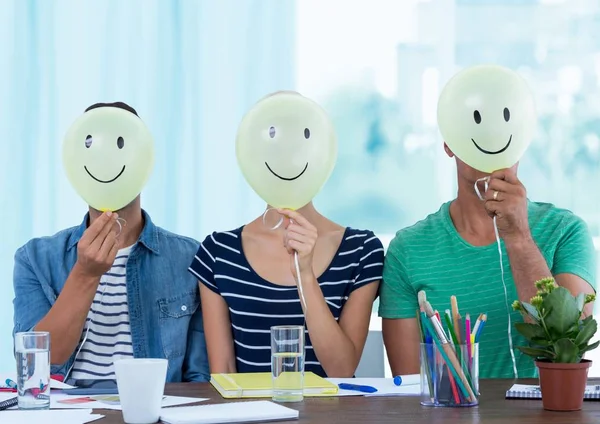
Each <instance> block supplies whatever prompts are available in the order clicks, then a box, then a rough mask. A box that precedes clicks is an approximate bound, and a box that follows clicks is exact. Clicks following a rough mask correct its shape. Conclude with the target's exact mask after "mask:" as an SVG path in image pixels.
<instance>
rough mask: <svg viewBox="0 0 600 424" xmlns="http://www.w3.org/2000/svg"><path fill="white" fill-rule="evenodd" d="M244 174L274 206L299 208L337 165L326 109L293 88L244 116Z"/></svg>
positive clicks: (240, 146) (239, 151) (240, 152)
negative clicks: (293, 90) (292, 90)
mask: <svg viewBox="0 0 600 424" xmlns="http://www.w3.org/2000/svg"><path fill="white" fill-rule="evenodd" d="M236 156H237V160H238V164H239V166H240V169H241V171H242V174H243V175H244V177H245V178H246V180H247V181H248V183H249V184H250V186H251V187H252V188H253V189H254V191H255V192H256V193H257V194H258V195H259V196H260V197H261V198H262V199H263V200H264V201H265V202H267V204H269V205H270V206H272V207H275V208H288V209H293V210H295V209H299V208H301V207H303V206H305V205H306V204H308V203H309V202H310V201H311V200H312V199H313V198H314V197H315V196H316V195H317V193H318V192H319V191H320V190H321V188H322V187H323V185H324V184H325V182H326V181H327V179H328V178H329V176H330V175H331V172H332V171H333V167H334V166H335V161H336V158H337V138H336V135H335V131H334V128H333V123H332V122H331V120H330V119H329V117H328V116H327V113H326V112H325V111H324V110H323V109H322V108H321V107H320V106H319V105H318V104H317V103H315V102H313V101H312V100H310V99H308V98H306V97H304V96H302V95H300V94H298V93H295V92H278V93H275V94H273V95H270V96H268V97H266V98H264V99H262V100H261V101H259V102H258V103H257V104H256V105H255V106H254V107H253V108H252V109H250V111H249V112H248V113H247V114H246V115H245V116H244V118H243V119H242V122H241V124H240V126H239V129H238V133H237V138H236Z"/></svg>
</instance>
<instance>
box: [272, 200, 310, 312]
mask: <svg viewBox="0 0 600 424" xmlns="http://www.w3.org/2000/svg"><path fill="white" fill-rule="evenodd" d="M272 210H274V209H267V210H266V211H265V213H263V217H262V219H263V224H265V226H267V221H266V218H267V214H268V213H269V212H270V211H272ZM290 221H291V222H293V221H292V220H291V219H290ZM281 224H283V216H280V217H279V221H277V224H275V226H273V227H270V228H269V229H270V230H276V229H278V228H279V227H281ZM267 227H268V226H267ZM294 267H295V268H296V282H297V284H298V292H299V294H300V300H301V301H302V304H303V305H304V316H305V319H306V299H305V297H304V288H303V287H302V278H301V277H300V261H299V259H298V252H297V251H294Z"/></svg>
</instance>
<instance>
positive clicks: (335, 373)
mask: <svg viewBox="0 0 600 424" xmlns="http://www.w3.org/2000/svg"><path fill="white" fill-rule="evenodd" d="M280 212H281V213H283V214H285V215H286V216H288V217H289V218H291V219H292V220H293V221H294V222H293V223H290V224H289V225H288V227H287V232H286V234H287V235H286V241H285V242H286V247H287V248H288V251H289V252H290V256H291V258H290V260H291V267H292V273H293V274H294V276H295V277H296V272H295V265H294V252H295V251H297V252H298V260H299V264H300V277H301V280H302V288H303V291H304V297H305V300H306V305H304V304H302V308H303V309H304V314H305V316H306V325H307V328H308V333H309V335H310V340H311V342H312V346H313V349H314V351H315V355H316V356H317V358H318V359H319V362H320V363H321V366H322V367H323V369H324V370H325V373H326V374H327V376H328V377H352V376H353V375H354V372H355V371H356V367H357V366H358V363H359V362H360V358H361V355H362V351H363V348H364V345H365V341H366V338H367V334H368V331H369V322H370V318H371V310H372V308H373V301H374V300H375V297H376V296H377V290H378V286H379V281H380V279H381V264H382V263H383V246H382V245H381V241H379V239H377V238H376V237H374V236H373V237H370V238H369V239H368V240H365V244H364V245H363V250H362V252H363V255H364V256H363V260H361V261H360V262H361V263H359V266H358V267H357V268H358V269H359V274H360V275H357V279H356V281H355V283H354V286H353V291H352V292H351V294H350V296H349V297H348V301H347V302H346V304H345V305H344V308H343V310H342V313H341V316H340V319H339V324H338V322H337V321H336V320H335V318H334V317H333V315H332V313H331V310H330V309H329V306H328V305H327V302H326V301H325V298H324V296H323V292H322V291H321V287H319V283H318V281H317V279H316V277H315V275H314V272H313V269H312V253H313V249H314V245H315V243H316V240H317V230H316V228H315V227H314V226H313V225H312V224H311V223H310V222H308V220H307V219H306V218H304V217H303V216H302V215H301V214H299V213H298V212H295V211H289V210H284V211H283V210H282V211H280ZM369 264H379V265H376V266H367V265H369ZM365 266H367V267H365ZM296 280H297V278H296Z"/></svg>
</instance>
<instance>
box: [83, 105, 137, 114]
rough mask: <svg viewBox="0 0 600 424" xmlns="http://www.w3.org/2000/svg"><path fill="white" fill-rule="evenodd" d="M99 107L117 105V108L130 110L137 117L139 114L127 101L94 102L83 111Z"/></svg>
mask: <svg viewBox="0 0 600 424" xmlns="http://www.w3.org/2000/svg"><path fill="white" fill-rule="evenodd" d="M99 107H118V108H119V109H123V110H126V111H127V112H131V113H133V114H134V115H135V116H138V117H139V115H138V114H137V112H136V111H135V109H134V108H132V107H131V106H129V105H128V104H127V103H124V102H113V103H95V104H93V105H91V106H90V107H88V108H87V109H86V110H85V111H86V112H89V111H90V110H92V109H98V108H99Z"/></svg>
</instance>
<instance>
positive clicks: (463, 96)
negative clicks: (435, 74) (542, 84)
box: [438, 65, 537, 173]
mask: <svg viewBox="0 0 600 424" xmlns="http://www.w3.org/2000/svg"><path fill="white" fill-rule="evenodd" d="M438 124H439V128H440V132H441V134H442V136H443V137H444V141H445V142H446V144H447V145H448V147H449V148H450V150H452V152H453V153H454V154H455V155H456V156H457V157H458V158H459V159H460V160H462V161H463V162H465V163H466V164H467V165H469V166H471V167H472V168H475V169H477V170H479V171H481V172H486V173H489V172H493V171H496V170H498V169H502V168H509V167H511V166H513V165H514V164H515V163H517V162H518V161H519V160H520V159H521V157H522V155H523V153H524V152H525V150H526V149H527V147H528V146H529V143H530V142H531V140H532V138H533V136H534V133H535V128H536V125H537V117H536V111H535V105H534V101H533V96H532V94H531V92H530V90H529V88H528V87H527V84H526V83H525V81H524V80H523V79H522V78H521V77H520V76H519V75H518V74H516V73H515V72H513V71H511V70H509V69H506V68H502V67H499V66H488V65H486V66H475V67H472V68H467V69H465V70H463V71H461V72H459V73H458V74H456V75H455V76H454V77H453V78H452V79H451V80H450V81H449V82H448V84H447V85H446V86H445V87H444V89H443V91H442V93H441V95H440V99H439V102H438Z"/></svg>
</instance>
